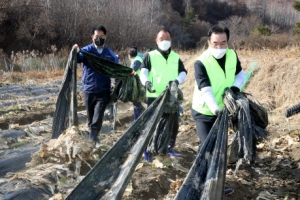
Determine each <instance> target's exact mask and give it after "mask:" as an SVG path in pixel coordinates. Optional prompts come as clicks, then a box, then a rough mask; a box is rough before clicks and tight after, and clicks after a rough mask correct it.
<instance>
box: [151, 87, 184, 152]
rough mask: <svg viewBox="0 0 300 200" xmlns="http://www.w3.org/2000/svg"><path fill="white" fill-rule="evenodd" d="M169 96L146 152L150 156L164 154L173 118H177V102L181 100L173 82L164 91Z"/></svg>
mask: <svg viewBox="0 0 300 200" xmlns="http://www.w3.org/2000/svg"><path fill="white" fill-rule="evenodd" d="M165 92H166V93H167V94H169V96H168V99H167V101H166V103H165V105H164V107H163V112H164V114H163V115H162V117H161V119H160V120H159V122H158V124H157V126H156V129H155V131H154V133H153V136H152V137H151V139H150V142H149V144H148V146H147V149H146V151H147V152H148V153H152V154H159V155H160V154H166V153H167V150H168V146H169V142H170V138H171V135H172V133H173V126H174V122H175V117H178V115H177V112H178V110H179V101H180V100H182V99H183V95H182V92H181V90H180V89H179V88H178V86H177V84H176V83H175V82H172V83H170V86H169V88H167V89H166V90H165Z"/></svg>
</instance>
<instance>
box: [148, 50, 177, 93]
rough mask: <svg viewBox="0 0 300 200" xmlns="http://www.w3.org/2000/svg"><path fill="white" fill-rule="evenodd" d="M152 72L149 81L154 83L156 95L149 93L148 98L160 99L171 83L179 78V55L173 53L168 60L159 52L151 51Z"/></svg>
mask: <svg viewBox="0 0 300 200" xmlns="http://www.w3.org/2000/svg"><path fill="white" fill-rule="evenodd" d="M149 56H150V63H151V71H150V72H149V73H148V80H149V81H150V82H151V83H152V89H153V90H156V92H155V93H150V92H148V91H147V97H158V96H159V95H160V94H161V93H162V92H163V91H164V90H165V89H166V87H167V85H168V83H169V81H173V80H175V79H176V78H177V77H178V61H179V59H180V58H179V55H178V54H177V53H175V52H174V51H171V52H170V54H169V56H168V59H167V60H166V59H165V58H164V56H163V55H162V54H161V53H160V52H159V51H158V50H154V51H150V52H149Z"/></svg>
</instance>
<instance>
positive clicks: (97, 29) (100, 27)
mask: <svg viewBox="0 0 300 200" xmlns="http://www.w3.org/2000/svg"><path fill="white" fill-rule="evenodd" d="M95 31H103V33H104V35H106V29H105V27H104V26H101V25H100V26H94V27H93V30H92V35H94V33H95Z"/></svg>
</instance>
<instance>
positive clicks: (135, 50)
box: [128, 47, 137, 58]
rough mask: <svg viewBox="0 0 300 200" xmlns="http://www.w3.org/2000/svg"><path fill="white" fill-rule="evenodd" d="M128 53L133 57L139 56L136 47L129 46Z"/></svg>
mask: <svg viewBox="0 0 300 200" xmlns="http://www.w3.org/2000/svg"><path fill="white" fill-rule="evenodd" d="M128 54H129V55H130V56H131V57H132V58H134V57H136V56H137V49H136V48H135V47H131V48H129V50H128Z"/></svg>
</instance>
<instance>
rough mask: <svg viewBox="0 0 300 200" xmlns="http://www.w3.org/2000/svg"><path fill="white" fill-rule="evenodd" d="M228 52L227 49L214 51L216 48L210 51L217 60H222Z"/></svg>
mask: <svg viewBox="0 0 300 200" xmlns="http://www.w3.org/2000/svg"><path fill="white" fill-rule="evenodd" d="M226 50H227V49H214V48H210V49H209V51H210V53H211V55H213V57H215V58H216V59H220V58H222V57H223V56H224V55H225V53H226Z"/></svg>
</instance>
